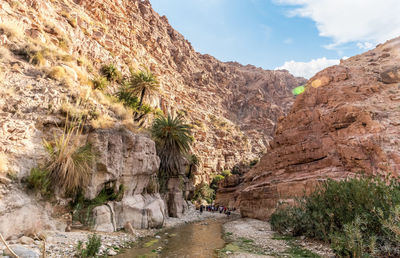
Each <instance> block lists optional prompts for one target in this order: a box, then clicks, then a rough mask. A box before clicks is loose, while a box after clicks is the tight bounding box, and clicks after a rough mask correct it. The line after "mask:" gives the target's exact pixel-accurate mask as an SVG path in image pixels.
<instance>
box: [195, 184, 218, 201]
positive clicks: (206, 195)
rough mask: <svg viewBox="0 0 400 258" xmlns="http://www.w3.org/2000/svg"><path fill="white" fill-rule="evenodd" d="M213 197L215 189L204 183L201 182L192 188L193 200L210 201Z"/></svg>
mask: <svg viewBox="0 0 400 258" xmlns="http://www.w3.org/2000/svg"><path fill="white" fill-rule="evenodd" d="M214 199H215V191H214V189H212V188H210V186H209V185H208V184H206V183H202V184H200V185H198V186H197V187H196V189H195V190H194V195H193V200H205V201H206V202H207V203H212V202H213V200H214Z"/></svg>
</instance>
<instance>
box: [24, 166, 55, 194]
mask: <svg viewBox="0 0 400 258" xmlns="http://www.w3.org/2000/svg"><path fill="white" fill-rule="evenodd" d="M27 181H28V188H30V189H33V190H35V191H37V192H39V193H41V194H42V195H43V196H49V195H50V193H51V190H50V179H49V171H48V170H46V169H43V168H40V167H36V168H32V169H31V173H30V174H29V176H28V179H27Z"/></svg>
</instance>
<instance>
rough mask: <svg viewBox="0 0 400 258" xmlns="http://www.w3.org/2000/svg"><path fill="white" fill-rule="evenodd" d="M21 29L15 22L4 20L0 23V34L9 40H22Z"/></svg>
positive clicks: (22, 30)
mask: <svg viewBox="0 0 400 258" xmlns="http://www.w3.org/2000/svg"><path fill="white" fill-rule="evenodd" d="M23 28H24V27H23V25H22V24H20V23H19V22H17V21H11V20H4V21H2V22H1V23H0V34H5V35H6V36H7V37H8V38H9V39H22V38H23V37H24V34H25V32H24V29H23Z"/></svg>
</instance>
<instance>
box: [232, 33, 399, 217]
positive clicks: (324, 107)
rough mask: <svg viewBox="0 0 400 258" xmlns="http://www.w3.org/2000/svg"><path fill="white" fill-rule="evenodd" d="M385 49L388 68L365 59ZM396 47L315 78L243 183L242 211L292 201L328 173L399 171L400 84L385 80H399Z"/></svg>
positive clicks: (262, 210)
mask: <svg viewBox="0 0 400 258" xmlns="http://www.w3.org/2000/svg"><path fill="white" fill-rule="evenodd" d="M389 47H390V48H389ZM385 48H386V49H389V50H387V51H386V52H388V51H389V53H388V54H390V55H385V56H386V57H387V58H385V59H380V62H381V64H380V65H381V66H382V67H389V68H388V69H386V70H384V72H380V71H379V67H377V66H367V63H368V60H369V58H368V56H371V53H374V55H376V56H379V55H380V54H381V53H382V51H383V50H382V49H385ZM399 50H400V38H396V39H394V40H391V41H388V42H387V43H385V44H384V45H381V46H379V47H377V48H376V49H374V50H372V51H370V52H368V53H367V54H363V55H360V56H357V57H353V58H349V59H347V60H345V61H343V62H342V63H341V64H340V65H338V66H333V67H329V68H327V69H325V70H323V71H321V72H319V73H317V74H316V75H315V76H314V77H313V78H311V79H310V82H309V83H308V85H309V86H308V87H307V89H306V92H305V93H304V94H302V95H300V96H298V97H297V99H296V102H295V104H294V106H293V108H292V110H291V111H290V112H289V114H288V115H287V116H286V117H285V118H284V119H283V120H281V121H280V122H279V124H278V126H277V129H276V131H275V137H274V140H273V141H272V142H271V145H270V148H268V151H267V154H266V155H265V156H263V157H262V159H261V160H260V163H259V164H258V165H257V166H256V167H255V168H254V169H252V170H251V171H249V172H248V173H247V174H246V175H245V179H244V183H243V184H242V185H240V186H239V188H240V196H239V202H240V211H241V214H242V215H243V216H245V217H253V218H259V219H267V218H268V217H269V216H270V215H271V214H272V212H273V211H274V210H275V208H276V207H277V205H278V203H279V202H281V201H285V202H288V203H292V202H293V200H294V198H295V197H300V196H303V194H304V193H306V194H307V193H310V192H311V191H313V189H314V188H315V186H316V185H317V184H318V183H319V182H321V181H322V180H325V179H327V178H333V179H337V180H340V179H344V178H346V177H349V176H354V174H355V173H360V172H363V173H366V174H369V175H377V174H388V173H391V174H392V175H394V176H399V174H400V170H399V155H400V148H399V147H400V127H399V126H398V125H397V122H398V121H399V117H400V110H399V109H398V108H397V109H396V107H398V105H399V103H398V101H396V100H394V98H392V96H393V95H396V94H400V91H399V89H398V88H397V86H396V87H393V86H392V85H391V84H387V83H394V82H397V81H398V80H399V79H400V73H399V74H398V66H397V65H396V64H398V63H399V62H400V56H399V55H398V54H397V53H398V52H399ZM328 78H329V79H328ZM313 83H314V84H313ZM315 86H317V87H315Z"/></svg>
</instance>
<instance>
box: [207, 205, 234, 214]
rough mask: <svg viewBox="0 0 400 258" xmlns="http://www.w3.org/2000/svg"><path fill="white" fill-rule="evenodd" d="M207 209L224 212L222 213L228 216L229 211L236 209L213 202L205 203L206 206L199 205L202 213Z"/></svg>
mask: <svg viewBox="0 0 400 258" xmlns="http://www.w3.org/2000/svg"><path fill="white" fill-rule="evenodd" d="M204 210H205V211H209V212H219V213H224V214H226V215H227V216H229V215H231V211H234V210H236V208H233V209H232V208H227V207H224V206H222V205H214V204H212V205H207V206H204V205H200V213H203V211H204Z"/></svg>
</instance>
